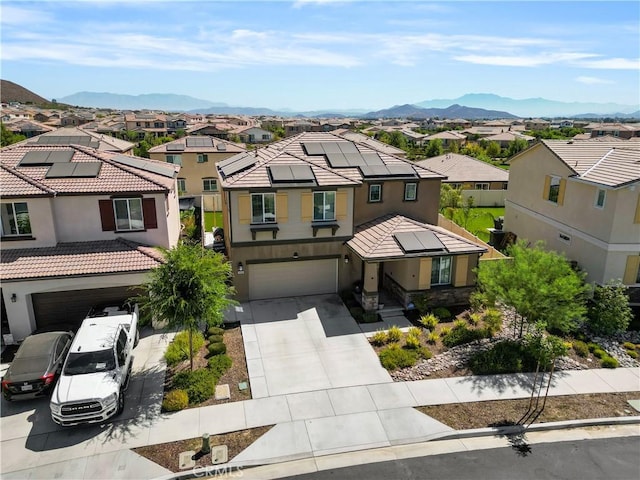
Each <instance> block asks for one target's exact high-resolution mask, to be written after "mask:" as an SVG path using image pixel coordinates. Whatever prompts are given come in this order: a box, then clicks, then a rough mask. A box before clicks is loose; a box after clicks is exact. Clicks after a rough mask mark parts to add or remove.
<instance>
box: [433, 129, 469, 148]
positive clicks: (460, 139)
mask: <svg viewBox="0 0 640 480" xmlns="http://www.w3.org/2000/svg"><path fill="white" fill-rule="evenodd" d="M435 139H440V140H441V141H442V146H443V147H444V148H450V147H451V145H452V144H453V143H456V144H458V146H459V147H461V146H462V145H464V144H465V142H466V141H467V137H466V135H464V134H463V133H462V132H456V131H453V130H451V131H447V132H438V133H434V134H433V135H429V136H427V137H425V138H424V143H427V142H430V141H431V140H435Z"/></svg>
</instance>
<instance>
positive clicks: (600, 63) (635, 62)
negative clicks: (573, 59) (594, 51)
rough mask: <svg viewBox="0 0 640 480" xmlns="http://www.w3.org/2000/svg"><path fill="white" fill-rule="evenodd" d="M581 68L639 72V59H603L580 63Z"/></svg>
mask: <svg viewBox="0 0 640 480" xmlns="http://www.w3.org/2000/svg"><path fill="white" fill-rule="evenodd" d="M579 65H580V66H581V67H585V68H595V69H605V70H640V58H636V59H631V58H605V59H602V60H591V61H588V62H580V64H579Z"/></svg>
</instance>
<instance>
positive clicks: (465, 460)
mask: <svg viewBox="0 0 640 480" xmlns="http://www.w3.org/2000/svg"><path fill="white" fill-rule="evenodd" d="M511 442H512V447H511V448H509V447H507V448H496V449H489V450H475V451H466V452H458V453H450V454H445V455H433V456H426V457H417V458H410V459H406V460H395V461H392V462H381V463H370V464H365V465H357V466H353V467H348V468H339V469H332V470H324V471H319V472H316V473H310V474H305V475H299V476H296V477H288V478H296V479H298V480H300V479H303V480H326V479H341V480H343V479H344V480H350V479H353V480H362V479H365V478H366V479H367V480H375V479H385V480H387V479H437V480H448V479H451V480H465V479H470V480H471V479H473V480H480V479H487V480H489V479H490V480H500V479H504V480H514V479H518V480H547V479H549V480H551V479H553V480H558V479H563V480H578V479H579V480H590V479H593V480H637V479H638V478H640V437H637V436H634V437H620V438H607V439H601V440H600V439H599V440H583V441H569V442H558V443H542V444H535V445H528V444H527V443H526V439H525V440H524V441H522V440H521V439H518V438H514V439H512V440H511Z"/></svg>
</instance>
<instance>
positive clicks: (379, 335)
mask: <svg viewBox="0 0 640 480" xmlns="http://www.w3.org/2000/svg"><path fill="white" fill-rule="evenodd" d="M388 341H389V337H388V335H387V332H385V331H384V330H378V331H377V332H376V333H374V334H373V336H372V337H371V343H373V344H374V345H376V346H377V347H381V346H382V345H384V344H385V343H387V342H388Z"/></svg>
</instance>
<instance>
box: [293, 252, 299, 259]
mask: <svg viewBox="0 0 640 480" xmlns="http://www.w3.org/2000/svg"><path fill="white" fill-rule="evenodd" d="M293 259H294V260H297V259H298V252H293Z"/></svg>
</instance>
